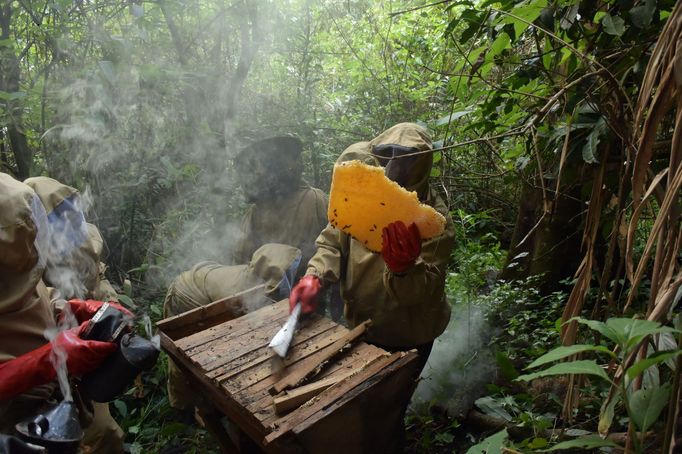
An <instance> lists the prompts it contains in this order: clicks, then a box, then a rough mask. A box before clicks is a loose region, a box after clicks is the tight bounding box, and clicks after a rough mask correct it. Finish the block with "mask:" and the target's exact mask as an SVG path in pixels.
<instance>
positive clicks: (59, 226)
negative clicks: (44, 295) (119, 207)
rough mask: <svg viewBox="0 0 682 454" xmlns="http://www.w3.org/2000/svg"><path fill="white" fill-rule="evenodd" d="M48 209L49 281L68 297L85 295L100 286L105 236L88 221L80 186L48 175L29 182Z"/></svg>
mask: <svg viewBox="0 0 682 454" xmlns="http://www.w3.org/2000/svg"><path fill="white" fill-rule="evenodd" d="M25 183H26V184H27V185H29V186H30V187H31V188H33V190H34V191H35V192H36V194H37V195H38V197H40V200H41V202H42V204H43V206H44V207H45V211H46V212H47V225H48V227H49V242H48V244H49V247H48V253H47V269H46V272H45V280H46V281H47V282H48V284H50V285H52V286H54V287H56V288H58V289H59V290H60V291H61V292H62V295H63V296H65V297H74V296H75V297H84V296H86V294H87V293H88V292H89V291H92V289H93V288H95V287H96V285H97V279H98V276H99V259H100V255H101V252H102V238H101V236H100V235H99V232H98V231H97V229H96V228H95V227H94V226H92V225H90V224H87V223H86V222H85V215H84V214H83V210H82V205H81V200H80V194H79V192H78V190H77V189H75V188H72V187H71V186H67V185H65V184H63V183H60V182H59V181H57V180H54V179H52V178H48V177H34V178H29V179H27V180H26V181H25Z"/></svg>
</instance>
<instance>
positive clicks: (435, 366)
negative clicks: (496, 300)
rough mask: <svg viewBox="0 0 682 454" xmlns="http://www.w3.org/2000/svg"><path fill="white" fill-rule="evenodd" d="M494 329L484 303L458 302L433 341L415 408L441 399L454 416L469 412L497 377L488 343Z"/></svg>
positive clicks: (417, 391) (416, 397)
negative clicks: (483, 305) (448, 321)
mask: <svg viewBox="0 0 682 454" xmlns="http://www.w3.org/2000/svg"><path fill="white" fill-rule="evenodd" d="M490 333H491V327H490V326H489V325H488V323H487V322H486V320H485V316H484V310H483V308H482V307H480V306H476V305H473V304H470V303H469V304H467V303H465V304H458V305H455V306H454V307H453V309H452V316H451V318H450V323H449V324H448V326H447V328H446V329H445V332H444V333H443V334H442V335H441V336H440V337H438V338H437V339H436V340H435V342H434V344H433V350H432V351H431V355H430V356H429V360H428V362H427V363H426V366H425V367H424V370H423V371H422V374H421V377H420V382H419V385H418V386H417V390H416V391H415V393H414V395H413V396H412V402H411V407H412V409H413V410H416V411H420V410H421V409H422V408H423V407H424V406H427V405H428V404H429V403H431V402H438V403H439V404H440V405H442V406H444V407H445V408H446V409H447V410H448V413H449V414H450V415H451V416H453V417H457V416H460V415H465V414H466V413H467V412H468V410H469V409H470V408H471V407H472V406H473V403H474V401H475V400H476V399H477V398H478V397H479V396H480V395H482V394H483V393H484V391H485V385H486V384H487V383H490V382H492V381H493V379H494V377H495V370H496V365H495V359H494V356H493V354H492V352H491V350H490V348H489V347H487V342H488V340H489V337H490Z"/></svg>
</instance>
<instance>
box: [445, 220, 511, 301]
mask: <svg viewBox="0 0 682 454" xmlns="http://www.w3.org/2000/svg"><path fill="white" fill-rule="evenodd" d="M452 217H453V220H454V222H455V249H454V250H453V251H452V265H453V266H452V268H453V270H454V271H453V272H451V273H450V275H449V277H448V281H447V289H448V293H449V294H451V295H460V294H473V293H476V292H477V291H479V290H480V289H482V288H483V287H485V286H487V285H490V284H492V283H493V282H494V280H495V276H496V275H497V272H498V270H499V269H500V268H501V267H502V263H503V260H504V251H502V249H501V246H500V243H499V241H498V240H497V239H496V238H495V236H494V234H493V233H490V232H488V233H485V232H486V231H489V229H490V226H491V225H494V223H495V220H494V218H493V216H492V214H490V213H486V212H481V213H473V214H467V213H465V212H464V211H463V210H457V211H455V212H453V213H452ZM458 299H459V298H458Z"/></svg>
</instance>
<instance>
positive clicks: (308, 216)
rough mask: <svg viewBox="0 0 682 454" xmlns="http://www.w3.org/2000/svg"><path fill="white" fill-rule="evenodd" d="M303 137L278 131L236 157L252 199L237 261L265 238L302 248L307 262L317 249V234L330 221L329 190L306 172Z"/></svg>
mask: <svg viewBox="0 0 682 454" xmlns="http://www.w3.org/2000/svg"><path fill="white" fill-rule="evenodd" d="M302 150H303V144H302V143H301V141H300V140H298V139H296V138H294V137H289V136H279V137H272V138H269V139H264V140H259V141H257V142H254V143H252V144H251V145H249V146H247V147H245V148H244V149H242V150H240V151H239V153H238V154H237V156H236V157H235V159H234V166H235V170H236V172H237V178H238V179H239V183H240V186H241V187H242V190H243V191H244V197H245V198H246V201H247V202H248V203H250V204H252V205H251V207H250V208H249V210H248V211H247V212H246V214H245V215H244V218H243V219H242V223H241V233H242V238H241V239H240V241H239V242H238V244H237V246H236V248H235V252H234V263H247V262H248V261H249V260H250V259H251V255H252V254H253V253H254V252H255V251H256V249H258V248H259V247H260V246H262V245H263V244H266V243H281V244H289V245H291V246H294V247H296V248H298V249H300V250H301V253H302V254H303V262H304V263H305V262H307V261H308V260H309V259H310V257H312V255H313V254H314V253H315V238H317V235H319V234H320V232H321V231H322V229H324V227H325V226H326V225H327V196H326V195H325V194H324V192H322V191H321V190H320V189H317V188H313V187H311V186H310V185H308V184H307V183H306V182H305V181H303V178H302V176H301V175H302V171H303V164H302V162H301V151H302Z"/></svg>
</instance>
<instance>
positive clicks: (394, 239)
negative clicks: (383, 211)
mask: <svg viewBox="0 0 682 454" xmlns="http://www.w3.org/2000/svg"><path fill="white" fill-rule="evenodd" d="M381 237H382V240H383V241H382V243H381V256H382V257H383V258H384V262H386V265H387V266H388V267H389V268H390V270H391V271H393V272H394V273H404V272H405V271H407V270H408V269H410V268H411V267H412V266H413V265H414V262H415V261H416V260H417V258H418V257H419V254H420V253H421V251H422V237H421V235H420V234H419V228H418V227H417V224H415V223H414V222H413V223H412V224H410V226H409V227H407V226H405V223H404V222H402V221H396V222H392V223H390V224H388V225H387V226H386V227H384V229H383V230H382V232H381Z"/></svg>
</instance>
